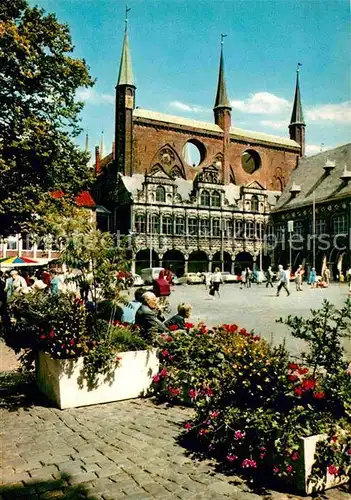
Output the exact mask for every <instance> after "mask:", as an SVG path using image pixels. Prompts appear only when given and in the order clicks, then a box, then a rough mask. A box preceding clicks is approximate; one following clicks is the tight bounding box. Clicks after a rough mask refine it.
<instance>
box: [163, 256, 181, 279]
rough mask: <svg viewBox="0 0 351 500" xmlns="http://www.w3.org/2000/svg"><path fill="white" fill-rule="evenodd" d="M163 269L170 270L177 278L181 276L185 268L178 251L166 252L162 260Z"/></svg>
mask: <svg viewBox="0 0 351 500" xmlns="http://www.w3.org/2000/svg"><path fill="white" fill-rule="evenodd" d="M162 265H163V267H167V268H170V267H171V269H172V272H173V273H175V275H176V276H178V278H179V277H180V276H183V274H184V268H185V258H184V255H183V254H182V252H180V251H179V250H167V252H165V254H164V255H163V258H162Z"/></svg>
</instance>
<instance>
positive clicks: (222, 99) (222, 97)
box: [214, 34, 232, 109]
mask: <svg viewBox="0 0 351 500" xmlns="http://www.w3.org/2000/svg"><path fill="white" fill-rule="evenodd" d="M226 36H227V35H223V34H221V57H220V61H219V74H218V85H217V95H216V102H215V105H214V109H216V108H218V107H221V108H222V107H225V108H229V109H232V108H231V107H230V104H229V99H228V95H227V86H226V84H225V76H224V58H223V39H224V37H226Z"/></svg>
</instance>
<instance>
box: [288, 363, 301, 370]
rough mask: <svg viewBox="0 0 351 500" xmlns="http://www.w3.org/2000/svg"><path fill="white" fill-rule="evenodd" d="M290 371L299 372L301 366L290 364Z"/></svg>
mask: <svg viewBox="0 0 351 500" xmlns="http://www.w3.org/2000/svg"><path fill="white" fill-rule="evenodd" d="M288 368H289V370H293V371H295V370H297V369H298V368H299V365H298V364H297V363H289V365H288Z"/></svg>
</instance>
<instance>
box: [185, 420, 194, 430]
mask: <svg viewBox="0 0 351 500" xmlns="http://www.w3.org/2000/svg"><path fill="white" fill-rule="evenodd" d="M184 427H185V429H186V430H187V431H190V429H191V427H192V425H191V423H190V422H187V423H186V424H185V425H184Z"/></svg>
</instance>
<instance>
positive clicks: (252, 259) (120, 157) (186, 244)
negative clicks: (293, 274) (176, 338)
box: [94, 27, 305, 275]
mask: <svg viewBox="0 0 351 500" xmlns="http://www.w3.org/2000/svg"><path fill="white" fill-rule="evenodd" d="M298 76H299V75H298V73H297V80H296V91H295V99H294V104H293V110H292V116H291V123H290V125H289V135H290V138H284V137H277V136H273V135H268V134H264V133H260V132H252V131H246V130H241V129H239V128H236V127H233V126H232V123H231V122H232V109H231V107H230V103H229V99H228V95H227V89H226V81H225V74H224V58H223V44H221V52H220V61H219V75H218V85H217V92H216V94H215V96H214V97H215V100H214V108H213V112H214V123H210V122H202V121H197V120H191V119H188V118H182V117H178V116H171V115H167V114H163V113H158V112H155V111H150V110H145V109H142V108H139V107H136V106H135V98H136V87H135V85H134V78H133V71H132V60H131V52H130V47H129V40H128V32H127V27H126V30H125V35H124V41H123V48H122V57H121V62H120V68H119V76H118V81H117V85H116V110H115V116H116V118H115V143H114V147H113V152H112V153H111V154H109V155H107V156H106V157H104V158H101V159H100V154H99V150H98V148H97V150H96V165H95V168H96V172H97V179H96V186H95V189H94V199H95V201H96V203H97V204H98V205H103V206H104V207H106V208H107V209H108V211H109V212H110V216H109V225H108V228H109V230H110V231H111V232H113V233H116V232H118V231H120V233H121V234H129V235H131V237H130V238H131V241H132V248H133V252H132V271H136V272H138V271H139V270H140V269H141V268H144V267H150V264H151V262H152V265H153V266H158V265H167V264H172V265H173V268H174V270H175V272H176V273H177V274H178V275H180V274H182V273H183V272H187V271H207V270H214V267H215V266H221V263H222V262H223V266H222V269H223V270H226V271H231V272H234V271H237V270H239V269H240V267H242V266H245V265H246V266H247V265H248V266H250V267H251V268H252V267H253V265H254V264H255V265H256V266H257V267H260V266H261V265H263V267H264V268H266V267H267V265H268V264H269V260H270V258H269V256H267V255H264V254H263V252H262V246H263V235H264V234H266V233H267V232H268V231H269V226H268V217H269V214H270V212H271V210H272V209H273V208H274V206H275V205H276V203H277V200H278V198H279V195H280V194H281V192H282V190H283V189H284V187H285V185H286V184H287V182H288V179H289V177H290V174H291V172H292V171H293V170H294V169H295V168H296V166H297V165H298V162H299V158H300V157H303V156H304V154H305V123H304V120H303V114H302V108H301V101H300V90H299V79H298ZM188 144H192V145H193V146H195V147H196V148H197V150H198V156H199V163H198V165H194V164H191V163H192V162H191V161H190V160H189V156H188V155H187V145H188ZM104 229H106V227H105V228H104Z"/></svg>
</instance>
